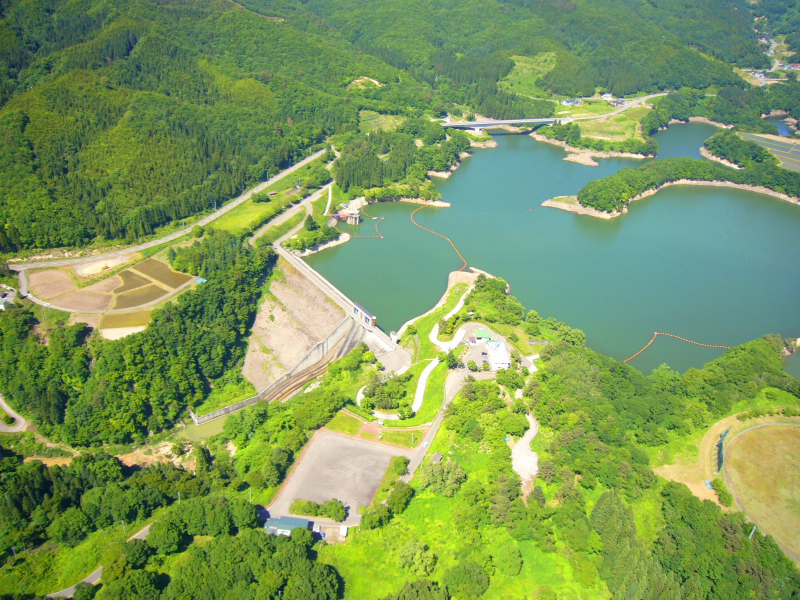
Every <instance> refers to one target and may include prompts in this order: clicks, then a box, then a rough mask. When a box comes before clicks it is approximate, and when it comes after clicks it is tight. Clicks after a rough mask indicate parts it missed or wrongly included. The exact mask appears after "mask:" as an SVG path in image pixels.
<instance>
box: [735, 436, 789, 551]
mask: <svg viewBox="0 0 800 600" xmlns="http://www.w3.org/2000/svg"><path fill="white" fill-rule="evenodd" d="M725 475H726V480H727V482H728V487H729V489H730V491H731V493H733V495H734V497H735V498H736V500H737V502H738V503H739V504H740V505H741V508H743V509H744V512H745V513H746V514H747V516H748V517H750V519H752V520H753V522H755V523H757V524H758V526H759V527H760V528H761V529H762V530H763V531H764V533H767V534H769V535H771V536H773V537H774V538H775V540H776V541H777V542H778V543H779V544H780V545H781V546H783V547H784V548H785V549H787V550H788V551H789V552H791V553H792V554H794V555H795V556H800V535H798V532H800V491H798V490H800V426H793V425H788V424H777V425H769V426H764V427H758V428H754V429H750V430H747V431H745V432H742V433H741V434H740V435H739V436H738V437H737V438H736V439H734V440H732V441H731V442H730V445H729V446H728V449H727V454H726V465H725Z"/></svg>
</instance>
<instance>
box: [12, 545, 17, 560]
mask: <svg viewBox="0 0 800 600" xmlns="http://www.w3.org/2000/svg"><path fill="white" fill-rule="evenodd" d="M11 552H13V553H14V560H17V551H16V550H14V546H11Z"/></svg>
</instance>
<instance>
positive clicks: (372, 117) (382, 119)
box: [358, 110, 403, 133]
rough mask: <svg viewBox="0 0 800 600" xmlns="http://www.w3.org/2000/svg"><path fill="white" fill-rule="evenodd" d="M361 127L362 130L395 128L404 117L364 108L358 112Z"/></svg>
mask: <svg viewBox="0 0 800 600" xmlns="http://www.w3.org/2000/svg"><path fill="white" fill-rule="evenodd" d="M358 115H359V117H360V120H359V128H360V129H361V131H362V132H364V133H368V132H370V131H377V130H384V131H388V130H390V129H395V128H396V127H397V126H398V125H399V124H400V123H402V121H403V117H399V116H396V115H382V114H381V113H377V112H375V111H372V110H362V111H361V112H359V113H358Z"/></svg>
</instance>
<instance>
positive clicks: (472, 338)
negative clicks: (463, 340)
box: [467, 335, 478, 346]
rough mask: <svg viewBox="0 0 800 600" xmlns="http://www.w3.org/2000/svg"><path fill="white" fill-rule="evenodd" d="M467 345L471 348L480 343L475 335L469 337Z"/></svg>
mask: <svg viewBox="0 0 800 600" xmlns="http://www.w3.org/2000/svg"><path fill="white" fill-rule="evenodd" d="M467 343H468V344H469V345H470V346H474V345H476V344H477V343H478V340H477V338H476V337H475V336H474V335H471V336H469V337H468V338H467Z"/></svg>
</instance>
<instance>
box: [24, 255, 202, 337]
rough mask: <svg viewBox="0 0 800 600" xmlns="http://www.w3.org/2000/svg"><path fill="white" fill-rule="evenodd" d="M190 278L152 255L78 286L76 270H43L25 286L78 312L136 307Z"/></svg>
mask: <svg viewBox="0 0 800 600" xmlns="http://www.w3.org/2000/svg"><path fill="white" fill-rule="evenodd" d="M191 280H192V276H191V275H187V274H185V273H179V272H178V271H175V270H173V269H172V268H171V267H170V266H169V265H168V264H167V263H165V262H162V261H160V260H157V259H155V258H148V259H146V260H144V261H143V262H140V263H138V264H134V265H131V266H128V267H126V268H124V269H123V270H122V271H120V272H119V273H116V274H111V273H109V276H108V277H107V278H105V279H101V280H99V281H96V282H94V283H91V284H90V285H86V286H84V287H80V283H81V279H80V277H79V276H78V271H77V269H76V270H75V271H73V270H71V269H67V268H63V269H59V268H56V269H44V270H41V271H33V272H32V273H30V274H29V275H28V285H29V288H30V290H31V292H32V293H33V295H34V296H36V297H37V298H40V299H42V300H47V301H48V302H52V303H53V304H54V305H56V306H57V307H59V308H64V309H71V310H74V311H79V312H104V311H107V310H118V309H128V308H136V307H137V306H141V305H142V304H146V303H148V302H153V301H154V300H158V299H159V298H161V297H163V296H166V295H168V294H170V293H171V292H173V291H174V290H175V289H176V288H178V287H180V286H181V285H184V284H185V283H187V282H189V281H191ZM138 321H142V318H141V317H139V318H138ZM147 322H149V316H148V319H147ZM142 324H143V323H140V322H137V325H142ZM144 324H146V323H144ZM131 326H133V325H119V327H131Z"/></svg>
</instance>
